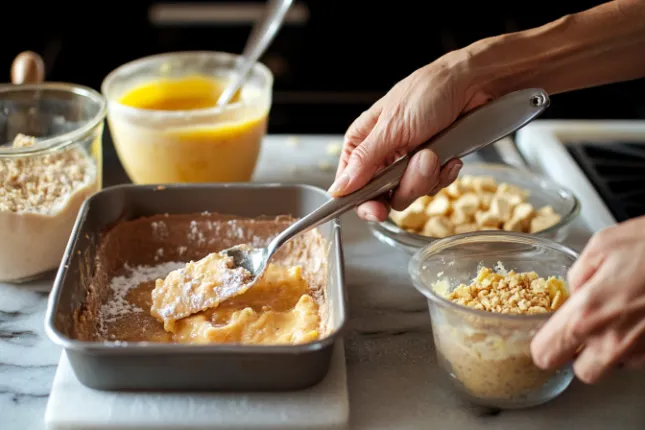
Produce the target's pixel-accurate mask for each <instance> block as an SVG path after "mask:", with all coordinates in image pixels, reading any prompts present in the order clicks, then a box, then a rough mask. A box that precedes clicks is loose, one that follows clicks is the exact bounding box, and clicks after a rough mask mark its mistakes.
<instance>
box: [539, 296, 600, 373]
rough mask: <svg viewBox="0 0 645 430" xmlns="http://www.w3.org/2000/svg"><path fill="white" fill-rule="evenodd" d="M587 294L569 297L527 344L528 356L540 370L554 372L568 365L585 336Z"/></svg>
mask: <svg viewBox="0 0 645 430" xmlns="http://www.w3.org/2000/svg"><path fill="white" fill-rule="evenodd" d="M587 297H588V294H586V293H584V292H581V293H579V294H576V295H574V296H571V297H570V298H569V300H567V301H566V302H565V303H564V305H562V307H561V308H560V309H558V310H557V311H556V312H555V313H554V314H553V316H552V317H551V318H549V320H548V321H547V322H546V323H545V324H544V326H543V327H542V328H541V329H540V330H539V331H538V333H537V334H536V335H535V337H534V338H533V340H532V342H531V355H532V356H533V361H534V362H535V364H536V365H537V366H538V367H540V368H542V369H557V368H558V367H560V366H562V365H564V364H565V363H567V362H568V361H570V360H571V359H572V358H573V357H574V355H575V353H576V350H577V349H578V347H579V346H580V345H582V343H583V342H584V339H585V338H586V336H587V334H588V333H587V327H586V326H585V324H584V323H583V320H582V318H584V317H585V316H587V315H588V312H587V311H586V309H587V308H588V305H587V304H585V302H586V301H587V300H588V299H587Z"/></svg>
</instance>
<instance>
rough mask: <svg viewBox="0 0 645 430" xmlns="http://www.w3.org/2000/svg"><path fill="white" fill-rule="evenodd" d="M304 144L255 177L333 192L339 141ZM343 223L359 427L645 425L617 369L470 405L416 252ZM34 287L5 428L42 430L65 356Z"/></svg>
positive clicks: (270, 151)
mask: <svg viewBox="0 0 645 430" xmlns="http://www.w3.org/2000/svg"><path fill="white" fill-rule="evenodd" d="M298 140H299V144H297V145H295V146H294V145H290V144H288V143H287V137H286V136H279V137H278V136H272V137H269V138H267V140H266V142H265V145H264V149H263V151H262V156H261V161H260V164H259V166H258V170H257V180H259V181H264V182H267V181H268V182H275V181H280V182H304V183H310V184H313V185H318V186H321V187H323V188H326V187H327V186H328V185H329V184H330V183H331V181H332V178H333V169H332V168H326V169H322V170H321V169H319V163H320V162H325V163H329V164H331V165H333V164H334V163H335V161H334V157H333V156H331V155H328V154H327V152H326V149H325V146H326V144H327V143H329V142H330V141H331V140H336V141H339V140H340V137H339V136H322V137H300V138H299V139H298ZM474 158H475V157H469V160H472V159H474ZM296 163H298V164H296ZM295 166H297V168H295V169H294V167H295ZM327 167H328V166H327ZM342 222H343V244H344V250H345V261H346V280H347V285H348V290H349V291H348V293H349V305H350V309H349V314H350V320H349V323H348V330H347V335H346V336H345V340H344V343H345V350H346V360H347V378H348V386H349V402H350V408H351V410H350V425H351V428H352V429H360V430H362V429H370V430H372V429H375V430H379V429H388V430H389V429H401V430H405V429H420V428H430V429H449V430H452V429H455V430H461V429H497V430H516V429H522V430H543V429H560V428H561V429H579V428H580V429H585V430H600V429H608V428H614V429H620V430H632V429H633V430H636V429H643V428H644V425H643V423H645V408H644V407H643V399H645V373H644V372H617V373H615V374H614V375H612V376H610V377H609V378H607V379H606V380H605V381H603V382H602V383H600V384H598V385H595V386H585V385H583V384H580V383H577V382H574V383H573V384H572V386H571V387H570V389H569V390H567V391H566V392H565V393H564V394H563V395H562V396H561V397H559V398H557V399H556V400H554V401H552V402H550V403H548V404H545V405H543V406H540V407H537V408H534V409H529V410H520V411H512V412H511V411H503V412H501V413H499V414H490V411H486V410H482V409H477V408H472V407H470V406H469V405H467V404H465V403H463V402H462V401H461V400H459V399H458V398H457V397H456V396H455V395H454V394H453V392H452V391H451V390H450V388H449V387H448V386H446V385H445V384H444V381H443V379H442V378H441V376H442V375H441V373H440V371H439V369H438V367H437V365H436V359H435V355H434V348H433V344H432V336H431V332H430V318H429V315H428V309H427V305H426V302H425V300H424V298H423V297H422V296H421V295H420V294H419V293H417V292H416V290H414V288H413V287H412V285H411V283H410V280H409V278H408V275H407V271H406V265H407V260H408V256H407V255H406V254H404V253H403V252H401V251H397V250H394V249H392V248H389V247H388V246H386V245H384V244H381V243H380V242H378V241H377V240H376V239H374V238H373V237H372V236H371V235H370V234H369V231H368V229H367V227H366V226H365V224H364V223H363V222H361V221H360V220H359V219H358V218H357V217H356V216H355V215H354V214H353V213H350V214H347V215H345V216H343V218H342ZM576 229H577V230H576V231H577V233H576V235H575V237H574V240H575V241H576V242H579V243H578V244H577V246H578V247H580V246H581V245H583V244H584V241H585V240H586V238H587V237H588V235H589V232H588V231H587V230H586V229H585V225H584V224H582V223H578V224H577V226H576ZM33 288H35V287H32V288H28V287H18V288H16V287H12V286H7V285H0V429H1V430H18V429H20V430H24V429H28V430H41V429H43V428H44V421H43V416H44V410H45V405H46V396H47V395H48V393H49V389H50V386H51V382H52V379H53V376H54V372H55V365H56V363H57V361H58V357H59V350H58V349H57V348H56V347H54V346H52V345H51V344H50V343H49V341H48V340H47V339H46V337H45V334H44V330H43V318H44V309H45V300H46V296H45V295H44V294H40V293H38V292H34V291H33ZM41 288H42V286H41Z"/></svg>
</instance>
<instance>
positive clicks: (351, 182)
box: [329, 121, 396, 197]
mask: <svg viewBox="0 0 645 430" xmlns="http://www.w3.org/2000/svg"><path fill="white" fill-rule="evenodd" d="M383 124H384V122H382V121H379V122H377V124H376V126H375V127H374V128H373V129H372V131H371V132H370V133H369V135H367V137H366V138H365V140H363V142H361V143H360V144H359V145H358V146H356V147H355V148H354V150H353V151H352V152H351V154H350V155H349V158H348V159H347V162H346V165H345V166H344V169H343V170H342V172H341V173H340V175H338V177H337V178H336V180H335V181H334V183H333V184H332V185H331V187H330V188H329V193H330V194H331V195H332V196H334V197H339V196H343V195H346V194H349V193H352V192H354V191H356V190H358V189H359V188H361V187H363V186H364V185H365V184H367V183H368V182H369V181H370V180H371V179H372V177H373V176H374V174H375V173H376V172H377V171H378V169H379V168H380V167H381V166H383V165H385V164H387V163H386V161H388V157H389V156H390V155H391V154H393V153H394V152H396V151H395V148H393V147H392V143H393V140H392V135H393V134H392V133H391V132H390V131H389V127H388V126H384V125H383ZM386 127H387V128H386Z"/></svg>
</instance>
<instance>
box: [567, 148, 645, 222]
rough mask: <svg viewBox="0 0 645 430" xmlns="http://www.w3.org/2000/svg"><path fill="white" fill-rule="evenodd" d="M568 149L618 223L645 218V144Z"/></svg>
mask: <svg viewBox="0 0 645 430" xmlns="http://www.w3.org/2000/svg"><path fill="white" fill-rule="evenodd" d="M566 148H567V150H568V152H569V154H571V156H572V157H573V159H574V160H575V161H576V163H577V164H578V166H579V167H580V168H581V169H582V170H583V172H584V173H585V175H586V176H587V178H588V179H589V181H590V182H591V184H592V185H593V186H594V188H595V189H596V191H597V192H598V194H599V195H600V197H601V198H602V199H603V201H604V202H605V204H606V205H607V208H608V209H609V211H610V212H611V213H612V215H613V216H614V218H615V219H616V221H617V222H621V221H626V220H628V219H630V218H635V217H638V216H642V215H645V140H644V141H643V142H620V141H617V142H610V143H592V142H588V141H577V142H570V143H569V144H568V145H566Z"/></svg>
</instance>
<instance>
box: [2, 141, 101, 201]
mask: <svg viewBox="0 0 645 430" xmlns="http://www.w3.org/2000/svg"><path fill="white" fill-rule="evenodd" d="M34 144H36V138H34V137H31V136H25V135H23V134H18V135H17V136H16V137H15V139H14V141H13V144H12V147H13V148H26V147H30V146H33V145H34ZM91 168H92V166H91V164H90V162H89V161H88V159H87V156H86V154H84V153H83V151H81V150H79V149H70V150H65V151H57V152H54V153H51V154H44V155H38V156H26V157H20V158H6V159H0V211H3V212H16V213H23V212H31V213H42V214H46V213H50V212H52V211H54V210H55V209H56V207H57V206H58V205H60V204H61V203H64V202H65V200H66V198H67V197H69V196H70V195H71V194H72V193H73V192H74V191H75V190H76V189H78V188H79V187H81V186H82V185H84V184H86V183H87V182H88V180H89V179H90V175H91V174H92V171H91Z"/></svg>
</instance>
